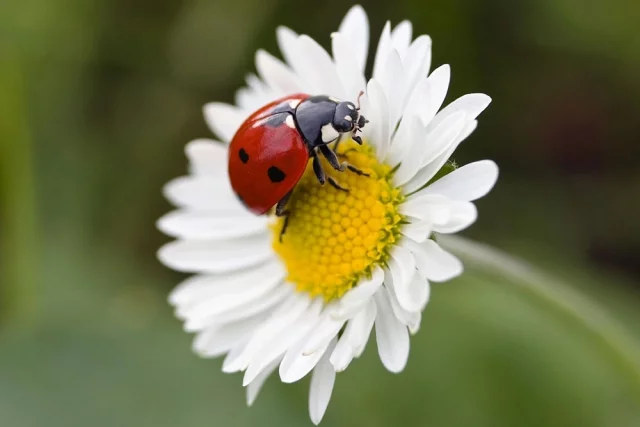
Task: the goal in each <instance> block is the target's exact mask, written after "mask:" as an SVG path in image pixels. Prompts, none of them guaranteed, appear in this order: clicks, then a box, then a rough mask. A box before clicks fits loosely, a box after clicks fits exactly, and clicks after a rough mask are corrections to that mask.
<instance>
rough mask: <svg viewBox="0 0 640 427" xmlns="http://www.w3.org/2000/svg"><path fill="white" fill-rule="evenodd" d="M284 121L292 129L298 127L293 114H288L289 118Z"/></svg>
mask: <svg viewBox="0 0 640 427" xmlns="http://www.w3.org/2000/svg"><path fill="white" fill-rule="evenodd" d="M284 122H285V124H286V125H287V126H289V127H290V128H291V129H295V128H296V124H295V122H294V121H293V116H292V115H291V114H287V118H286V119H284Z"/></svg>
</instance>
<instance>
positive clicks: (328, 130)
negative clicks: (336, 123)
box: [320, 123, 340, 142]
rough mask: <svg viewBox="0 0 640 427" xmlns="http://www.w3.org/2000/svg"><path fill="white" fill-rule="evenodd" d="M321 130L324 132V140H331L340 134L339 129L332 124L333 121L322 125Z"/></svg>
mask: <svg viewBox="0 0 640 427" xmlns="http://www.w3.org/2000/svg"><path fill="white" fill-rule="evenodd" d="M320 132H321V133H322V142H331V141H333V140H334V139H336V138H338V137H339V136H340V134H339V133H338V131H337V130H335V129H334V128H333V126H331V123H327V124H326V125H324V126H322V128H321V129H320Z"/></svg>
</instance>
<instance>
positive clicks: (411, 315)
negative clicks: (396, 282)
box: [384, 286, 420, 330]
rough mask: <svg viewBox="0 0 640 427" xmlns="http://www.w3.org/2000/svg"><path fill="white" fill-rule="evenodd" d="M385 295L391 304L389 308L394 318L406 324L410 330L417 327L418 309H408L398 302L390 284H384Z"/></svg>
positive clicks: (418, 319)
mask: <svg viewBox="0 0 640 427" xmlns="http://www.w3.org/2000/svg"><path fill="white" fill-rule="evenodd" d="M384 290H385V296H386V297H387V299H388V300H389V303H390V304H391V310H392V311H393V314H394V315H395V316H396V319H398V321H400V323H402V324H403V325H405V326H407V327H408V328H409V329H410V330H411V329H415V328H417V327H418V325H417V323H418V322H419V321H420V311H419V310H418V311H409V310H407V309H405V308H404V307H402V306H401V305H400V303H399V302H398V297H397V295H396V293H395V292H394V290H393V289H392V287H391V286H388V287H387V286H385V287H384Z"/></svg>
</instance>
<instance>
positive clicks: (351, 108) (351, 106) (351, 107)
mask: <svg viewBox="0 0 640 427" xmlns="http://www.w3.org/2000/svg"><path fill="white" fill-rule="evenodd" d="M347 107H349V110H353V109H355V107H354V106H353V105H351V104H347Z"/></svg>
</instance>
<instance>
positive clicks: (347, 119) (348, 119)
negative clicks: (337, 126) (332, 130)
mask: <svg viewBox="0 0 640 427" xmlns="http://www.w3.org/2000/svg"><path fill="white" fill-rule="evenodd" d="M344 119H345V120H346V121H348V122H350V121H351V120H353V119H352V118H351V116H344Z"/></svg>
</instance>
